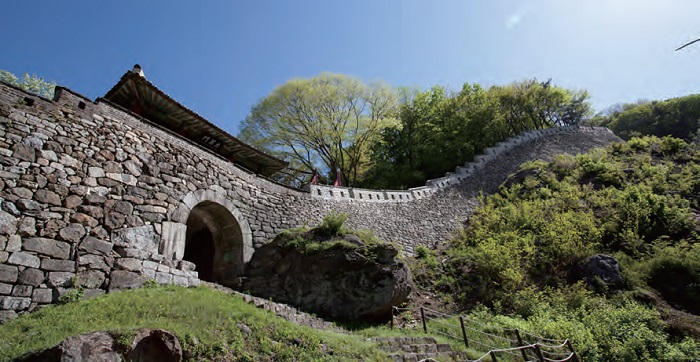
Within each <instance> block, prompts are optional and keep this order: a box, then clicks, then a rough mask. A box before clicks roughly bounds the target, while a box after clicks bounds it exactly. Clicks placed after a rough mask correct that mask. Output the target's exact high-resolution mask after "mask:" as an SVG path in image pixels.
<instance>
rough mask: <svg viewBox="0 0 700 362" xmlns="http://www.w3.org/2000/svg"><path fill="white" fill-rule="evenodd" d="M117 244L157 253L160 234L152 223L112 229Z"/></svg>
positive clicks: (113, 239) (113, 238)
mask: <svg viewBox="0 0 700 362" xmlns="http://www.w3.org/2000/svg"><path fill="white" fill-rule="evenodd" d="M112 241H113V242H114V243H115V245H118V246H124V247H129V248H135V249H139V250H142V251H145V252H148V253H157V252H158V245H159V244H160V236H158V234H157V233H156V232H155V229H154V228H153V226H152V225H144V226H138V227H132V228H124V229H118V230H113V231H112Z"/></svg>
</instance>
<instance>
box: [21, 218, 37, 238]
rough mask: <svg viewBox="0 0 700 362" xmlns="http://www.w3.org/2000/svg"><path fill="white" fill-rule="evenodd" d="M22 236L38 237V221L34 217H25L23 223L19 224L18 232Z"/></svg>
mask: <svg viewBox="0 0 700 362" xmlns="http://www.w3.org/2000/svg"><path fill="white" fill-rule="evenodd" d="M17 232H18V233H19V235H21V236H34V235H36V219H34V218H33V217H28V216H27V217H24V218H22V221H20V222H19V228H18V230H17Z"/></svg>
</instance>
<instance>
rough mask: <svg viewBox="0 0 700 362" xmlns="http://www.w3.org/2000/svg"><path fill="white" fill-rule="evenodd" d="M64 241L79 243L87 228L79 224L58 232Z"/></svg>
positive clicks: (70, 225)
mask: <svg viewBox="0 0 700 362" xmlns="http://www.w3.org/2000/svg"><path fill="white" fill-rule="evenodd" d="M58 236H60V237H61V239H62V240H66V241H71V242H74V243H77V242H78V241H80V239H81V238H82V237H83V236H85V227H84V226H83V225H80V224H78V223H73V224H69V225H68V226H66V227H64V228H63V229H61V230H60V231H59V232H58Z"/></svg>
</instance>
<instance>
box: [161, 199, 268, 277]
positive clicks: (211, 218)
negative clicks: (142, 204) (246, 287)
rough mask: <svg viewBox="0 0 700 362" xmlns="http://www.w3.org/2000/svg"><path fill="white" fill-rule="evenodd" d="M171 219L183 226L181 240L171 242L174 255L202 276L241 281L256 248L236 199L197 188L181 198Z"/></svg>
mask: <svg viewBox="0 0 700 362" xmlns="http://www.w3.org/2000/svg"><path fill="white" fill-rule="evenodd" d="M170 219H171V220H172V221H173V222H172V223H173V224H178V225H180V227H181V229H180V230H182V232H179V233H178V235H179V237H178V238H177V239H179V240H180V241H179V242H177V243H173V244H172V245H173V247H172V249H174V256H175V258H177V259H183V260H187V261H190V262H193V263H194V264H195V265H196V269H195V271H197V272H198V273H199V278H200V279H201V280H206V281H211V282H216V283H218V284H222V285H226V286H231V287H234V286H236V285H238V282H239V280H238V278H239V277H240V276H242V274H243V272H244V271H245V265H246V263H248V262H249V261H250V258H251V257H252V255H253V251H254V249H253V237H252V231H251V230H250V226H249V224H248V222H247V220H246V219H245V218H244V217H243V214H242V213H241V212H240V211H239V210H238V209H237V208H236V207H235V206H234V205H233V202H231V201H230V200H229V199H228V198H227V197H226V196H225V195H222V194H219V193H216V192H214V191H212V190H197V191H194V192H190V193H189V194H187V195H186V196H185V197H184V198H183V199H182V202H181V203H180V205H179V206H178V208H177V209H176V210H175V211H173V213H172V214H171V218H170ZM164 234H165V229H164ZM166 249H168V248H167V247H166ZM166 255H167V254H166Z"/></svg>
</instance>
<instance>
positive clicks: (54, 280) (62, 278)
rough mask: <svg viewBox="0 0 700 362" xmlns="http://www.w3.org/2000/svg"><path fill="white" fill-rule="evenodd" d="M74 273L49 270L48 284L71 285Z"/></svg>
mask: <svg viewBox="0 0 700 362" xmlns="http://www.w3.org/2000/svg"><path fill="white" fill-rule="evenodd" d="M74 277H75V273H69V272H49V276H48V285H49V286H50V287H52V288H57V287H70V286H73V280H74Z"/></svg>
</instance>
